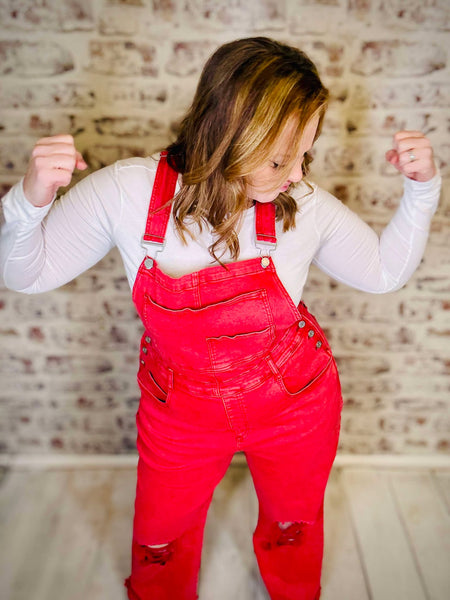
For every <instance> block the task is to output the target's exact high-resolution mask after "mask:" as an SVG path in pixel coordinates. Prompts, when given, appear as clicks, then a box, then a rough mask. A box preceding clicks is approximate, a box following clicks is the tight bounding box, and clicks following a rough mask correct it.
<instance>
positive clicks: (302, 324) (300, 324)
mask: <svg viewBox="0 0 450 600" xmlns="http://www.w3.org/2000/svg"><path fill="white" fill-rule="evenodd" d="M305 325H306V323H305V321H300V322H299V324H298V326H299V327H300V329H303V327H304V326H305Z"/></svg>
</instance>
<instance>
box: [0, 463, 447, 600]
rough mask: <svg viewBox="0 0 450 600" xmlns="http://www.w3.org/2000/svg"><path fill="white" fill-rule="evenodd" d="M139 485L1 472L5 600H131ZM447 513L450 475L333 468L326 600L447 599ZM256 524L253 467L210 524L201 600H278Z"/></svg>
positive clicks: (99, 474) (226, 488)
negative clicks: (259, 549) (270, 587)
mask: <svg viewBox="0 0 450 600" xmlns="http://www.w3.org/2000/svg"><path fill="white" fill-rule="evenodd" d="M134 487H135V472H134V469H133V468H79V469H75V468H65V469H63V468H47V469H46V468H41V469H36V468H33V469H26V468H17V467H16V468H14V469H12V470H4V471H1V472H0V540H1V543H0V597H1V598H2V600H106V599H108V600H124V599H125V597H126V596H125V592H124V588H123V579H124V578H125V577H126V576H127V575H128V571H129V548H130V543H131V524H132V516H133V498H134ZM449 503H450V471H449V470H446V469H437V470H430V469H425V468H416V469H412V468H404V469H402V470H399V469H388V468H369V467H364V468H363V467H339V468H335V469H334V470H333V472H332V475H331V479H330V483H329V486H328V490H327V495H326V505H325V518H326V526H325V558H324V570H323V578H322V585H323V594H322V600H448V599H449V598H450V568H449V567H450V506H449ZM256 516H257V502H256V498H255V494H254V490H253V485H252V481H251V478H250V476H249V472H248V469H247V468H246V466H245V465H239V464H238V465H233V466H232V467H231V468H230V469H229V471H228V473H227V475H226V476H225V478H224V480H223V481H222V482H221V484H220V485H219V486H218V488H217V490H216V492H215V495H214V499H213V503H212V505H211V509H210V513H209V516H208V522H207V527H206V532H205V546H204V555H203V563H202V573H201V584H200V600H229V599H230V598H233V599H234V600H268V595H267V593H266V592H265V590H264V586H263V585H262V583H261V579H260V576H259V572H258V569H257V566H256V561H255V558H254V556H253V551H252V541H251V533H252V531H253V529H254V526H255V524H256ZM174 600H175V599H174Z"/></svg>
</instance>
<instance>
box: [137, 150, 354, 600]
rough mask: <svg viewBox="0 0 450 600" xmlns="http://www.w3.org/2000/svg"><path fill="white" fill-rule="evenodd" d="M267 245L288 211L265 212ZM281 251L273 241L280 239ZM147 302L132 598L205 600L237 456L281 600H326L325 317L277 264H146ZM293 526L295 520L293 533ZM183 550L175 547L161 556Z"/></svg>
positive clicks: (157, 216) (153, 223) (328, 390)
mask: <svg viewBox="0 0 450 600" xmlns="http://www.w3.org/2000/svg"><path fill="white" fill-rule="evenodd" d="M158 170H159V172H160V173H161V172H163V173H162V175H161V176H160V178H159V179H158V175H157V181H163V182H165V183H164V185H162V186H161V185H159V184H158V185H157V186H156V188H157V191H156V192H155V188H154V193H153V195H152V201H151V204H150V209H149V218H148V220H147V228H146V236H148V239H150V238H151V235H152V231H155V230H157V231H158V236H159V238H160V239H163V237H164V236H163V235H161V230H163V231H164V230H165V229H164V228H165V227H166V225H167V219H168V215H169V214H170V205H169V206H167V207H166V208H165V209H164V210H162V211H159V212H156V213H155V212H154V211H155V209H157V208H158V207H159V206H160V205H161V204H163V203H164V201H165V200H164V197H162V196H161V190H162V189H164V190H165V199H167V193H168V187H169V185H174V178H172V182H171V184H170V183H167V182H168V181H169V179H168V173H169V175H170V169H169V168H168V166H167V163H166V162H165V160H164V156H163V158H162V160H161V161H160V166H159V169H158ZM256 214H257V217H256V223H257V234H258V235H257V239H264V236H265V238H266V239H271V238H272V237H273V234H274V217H275V213H274V210H273V207H272V206H269V205H260V204H257V207H256ZM272 241H273V240H272ZM133 300H134V302H135V304H136V308H137V310H138V313H139V315H140V317H141V319H142V321H143V323H144V326H145V330H146V333H145V334H144V336H143V338H142V342H141V350H140V368H139V373H138V381H139V385H140V389H141V394H142V395H141V402H140V406H139V410H138V413H137V429H138V439H137V445H138V450H139V464H138V483H137V491H136V503H135V519H134V532H133V548H132V573H131V576H130V578H129V579H128V580H127V582H126V585H127V587H128V595H129V598H130V599H132V600H174V599H176V600H194V599H195V598H197V586H198V572H199V567H200V556H201V548H202V538H203V528H204V524H205V520H206V515H207V510H208V507H209V504H210V502H211V498H212V494H213V491H214V488H215V487H216V485H217V484H218V483H219V481H220V480H221V478H222V477H223V475H224V474H225V472H226V470H227V468H228V466H229V464H230V461H231V459H232V457H233V454H234V453H235V452H237V451H242V452H244V453H245V455H246V458H247V462H248V465H249V468H250V471H251V474H252V477H253V481H254V485H255V489H256V493H257V495H258V499H259V504H260V515H259V520H258V525H257V528H256V530H255V534H254V549H255V553H256V556H257V560H258V564H259V567H260V570H261V575H262V578H263V580H264V582H265V584H266V586H267V589H268V591H269V594H270V596H271V598H272V600H315V599H316V598H318V597H319V594H320V572H321V564H322V553H323V524H322V523H323V521H322V503H323V496H324V491H325V486H326V482H327V479H328V475H329V472H330V469H331V466H332V463H333V460H334V457H335V453H336V447H337V442H338V436H339V423H340V411H341V406H342V400H341V394H340V385H339V379H338V375H337V370H336V365H335V362H334V359H333V357H332V354H331V350H330V347H329V344H328V342H327V340H326V338H325V336H324V334H323V332H322V330H321V329H320V327H319V325H318V323H317V321H316V320H315V319H314V317H313V316H312V315H310V314H309V313H308V311H307V309H306V306H305V305H304V304H300V305H299V306H298V307H296V306H295V305H294V303H293V302H292V300H291V298H290V296H289V295H288V293H287V292H286V290H285V288H284V287H283V285H282V283H281V282H280V280H279V278H278V276H277V274H276V271H275V267H274V265H273V262H272V260H271V259H270V258H268V257H264V259H261V258H256V259H251V260H246V261H240V262H235V263H231V264H227V265H226V267H222V266H213V267H210V268H207V269H203V270H202V271H199V272H195V273H192V274H189V275H185V276H183V277H180V278H176V279H175V278H172V277H169V276H168V275H166V274H165V273H163V272H162V271H161V270H160V269H159V267H158V264H157V262H156V260H150V261H149V260H148V259H146V260H144V261H143V263H142V265H141V266H140V268H139V272H138V276H137V279H136V283H135V286H134V289H133ZM279 522H294V525H293V526H291V527H290V528H288V529H287V530H282V529H280V527H279V526H278V523H279ZM160 544H169V545H168V547H167V548H166V549H165V550H160V551H158V550H155V549H151V548H147V547H148V546H156V545H160Z"/></svg>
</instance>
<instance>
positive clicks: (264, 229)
mask: <svg viewBox="0 0 450 600" xmlns="http://www.w3.org/2000/svg"><path fill="white" fill-rule="evenodd" d="M255 212H256V219H255V230H256V247H257V248H259V249H260V250H261V253H262V254H267V253H268V252H272V251H273V250H275V248H276V247H277V234H276V231H275V213H276V206H275V204H273V202H256V207H255Z"/></svg>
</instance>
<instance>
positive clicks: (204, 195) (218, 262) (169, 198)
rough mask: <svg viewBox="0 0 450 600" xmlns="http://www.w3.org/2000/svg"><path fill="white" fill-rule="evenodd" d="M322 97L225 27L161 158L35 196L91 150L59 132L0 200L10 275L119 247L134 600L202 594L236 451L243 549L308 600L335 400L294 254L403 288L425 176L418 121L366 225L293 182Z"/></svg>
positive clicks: (431, 187)
mask: <svg viewBox="0 0 450 600" xmlns="http://www.w3.org/2000/svg"><path fill="white" fill-rule="evenodd" d="M327 98H328V92H327V90H326V89H325V88H324V86H323V85H322V83H321V81H320V78H319V76H318V73H317V70H316V68H315V66H314V65H313V63H312V62H311V61H310V60H309V58H308V57H307V56H305V55H304V54H303V53H302V52H300V51H299V50H297V49H296V48H291V47H288V46H285V45H283V44H279V43H277V42H275V41H272V40H269V39H266V38H250V39H244V40H238V41H235V42H231V43H229V44H225V45H224V46H222V47H220V48H219V49H218V50H217V51H216V52H215V53H214V54H213V56H212V57H211V58H210V59H209V61H208V62H207V64H206V66H205V68H204V71H203V74H202V76H201V79H200V82H199V85H198V89H197V92H196V95H195V98H194V100H193V103H192V106H191V108H190V110H189V112H188V114H187V116H186V117H185V119H184V120H183V122H182V124H181V129H180V133H179V135H178V138H177V140H176V141H175V143H173V144H172V145H171V146H170V147H169V148H168V149H167V151H166V152H164V153H162V154H161V156H160V157H157V158H156V159H151V158H147V159H129V160H125V161H120V162H118V163H116V164H114V165H112V166H111V167H108V168H106V169H103V170H101V171H98V172H97V173H95V174H93V175H91V176H90V177H87V178H86V179H84V180H83V181H82V182H80V183H79V184H78V185H77V186H75V187H74V188H72V189H71V191H70V192H68V193H67V194H66V195H65V196H64V197H63V198H62V199H61V201H60V202H57V203H55V205H54V206H53V207H52V210H51V211H49V209H50V206H51V204H52V200H53V198H54V195H55V193H56V191H57V189H58V187H59V186H61V185H67V184H68V183H69V182H70V179H71V175H72V172H73V170H74V169H75V168H79V169H83V168H85V167H86V165H85V163H84V161H83V159H82V157H81V155H80V154H79V153H78V152H77V151H76V149H75V148H74V145H73V140H72V138H71V137H70V136H56V137H53V138H44V139H43V140H40V141H39V142H38V143H37V145H36V147H35V149H34V151H33V154H32V158H31V161H30V165H29V168H28V170H27V173H26V175H25V178H24V180H23V182H21V183H18V184H17V185H16V186H15V187H13V188H12V190H11V191H10V192H9V194H8V195H7V196H6V197H5V199H4V213H5V218H6V224H5V226H4V229H3V232H2V241H1V243H2V273H3V277H4V280H5V283H6V285H7V286H9V287H11V288H12V289H15V290H18V291H22V292H26V293H34V292H42V291H45V290H48V289H52V288H55V287H57V286H60V285H63V284H64V283H66V282H67V281H69V280H71V279H72V278H74V277H76V276H77V275H78V274H79V273H81V272H82V271H84V270H85V269H87V268H89V267H90V266H91V265H93V264H94V263H96V262H97V261H98V260H100V259H101V258H102V257H103V256H104V255H105V254H106V253H107V252H108V251H109V250H110V248H111V247H113V246H114V245H117V246H118V248H119V251H120V252H121V255H122V257H123V260H124V265H125V269H126V272H127V275H128V279H129V282H130V286H131V287H132V289H133V300H134V302H135V305H136V308H137V310H138V312H139V315H140V316H141V318H142V321H143V323H144V326H145V334H144V336H143V338H142V341H141V347H140V363H139V373H138V381H139V385H140V388H141V392H142V394H141V402H140V407H139V410H138V414H137V428H138V441H137V444H138V450H139V465H138V483H137V492H136V504H135V519H134V534H133V547H132V573H131V576H130V577H129V578H128V579H127V581H126V586H127V589H128V596H129V598H130V599H132V600H137V599H140V600H142V599H145V600H150V599H151V600H159V599H170V600H174V599H176V600H192V599H194V598H196V597H197V583H198V572H199V567H200V553H201V546H202V536H203V528H204V523H205V519H206V513H207V509H208V506H209V503H210V501H211V497H212V493H213V490H214V488H215V486H216V485H217V483H218V482H219V481H220V479H221V478H222V477H223V475H224V473H225V471H226V469H227V467H228V465H229V464H230V461H231V459H232V456H233V454H234V453H235V452H236V451H243V452H244V453H245V455H246V458H247V462H248V465H249V468H250V471H251V473H252V477H253V480H254V484H255V489H256V492H257V494H258V499H259V506H260V511H259V520H258V525H257V528H256V530H255V534H254V549H255V553H256V556H257V560H258V564H259V567H260V570H261V574H262V577H263V580H264V582H265V584H266V586H267V589H268V591H269V594H270V596H271V598H272V599H276V600H281V599H283V600H287V599H289V600H313V599H317V598H319V595H320V572H321V563H322V548H323V518H322V509H323V497H324V490H325V485H326V482H327V479H328V475H329V472H330V469H331V465H332V462H333V460H334V456H335V452H336V447H337V442H338V435H339V422H340V411H341V404H342V400H341V394H340V386H339V380H338V375H337V370H336V365H335V362H334V359H333V357H332V354H331V350H330V347H329V345H328V342H327V340H326V338H325V336H324V334H323V332H322V330H321V329H320V327H319V325H318V324H317V322H316V320H315V319H314V317H313V316H312V315H310V314H309V313H308V311H307V309H306V307H305V305H304V304H303V303H302V302H301V297H302V290H303V286H304V283H305V280H306V276H307V272H308V268H309V265H310V263H311V262H313V261H314V262H315V263H316V264H317V265H318V266H319V267H320V268H321V269H322V270H324V271H325V272H327V273H329V274H330V275H331V276H332V277H334V278H335V279H337V280H339V281H343V282H345V283H347V284H349V285H351V286H353V287H356V288H358V289H361V290H366V291H369V292H375V293H381V292H389V291H393V290H395V289H398V288H400V287H401V286H402V285H403V284H404V283H405V282H406V281H407V280H408V278H409V277H410V276H411V274H412V273H413V272H414V270H415V268H416V267H417V265H418V264H419V262H420V259H421V257H422V254H423V251H424V247H425V244H426V239H427V232H428V227H429V223H430V219H431V216H432V214H433V212H434V210H435V208H436V205H437V201H438V195H439V188H440V178H439V176H438V175H437V173H436V168H435V165H434V161H433V152H432V149H431V147H430V143H429V141H428V140H427V139H426V138H425V137H424V136H423V135H422V134H421V133H420V132H400V133H398V134H397V135H396V136H395V139H394V148H393V149H392V150H390V151H389V152H388V153H387V155H386V157H387V160H388V161H389V162H391V163H392V164H393V165H394V166H395V167H396V168H397V169H398V170H399V171H400V172H401V173H403V175H405V192H404V196H403V198H402V201H401V204H400V207H399V209H398V211H397V212H396V214H395V215H394V217H393V219H392V221H391V223H390V224H389V225H388V226H387V228H386V229H385V231H384V232H383V234H382V236H381V239H380V240H379V239H378V237H377V236H376V235H375V233H374V232H373V231H372V230H371V229H370V228H369V227H368V226H366V225H365V224H364V223H363V222H362V221H361V220H360V219H359V218H358V217H357V216H356V215H355V214H353V213H352V212H351V211H349V210H348V209H347V208H346V207H345V206H343V205H342V204H341V203H340V202H339V201H338V200H336V199H335V198H334V197H332V196H331V195H329V194H327V193H326V192H324V191H323V190H321V189H319V188H317V186H315V185H313V184H311V183H305V182H303V181H302V179H303V177H304V175H305V174H306V173H307V170H308V164H309V162H310V156H309V151H310V149H311V147H312V145H313V143H314V141H315V140H316V139H317V137H318V135H319V132H320V128H321V124H322V120H323V117H324V113H325V109H326V105H327ZM141 244H142V246H141Z"/></svg>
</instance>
